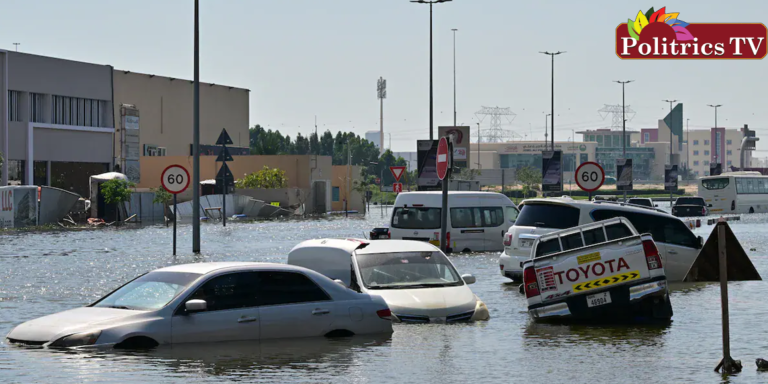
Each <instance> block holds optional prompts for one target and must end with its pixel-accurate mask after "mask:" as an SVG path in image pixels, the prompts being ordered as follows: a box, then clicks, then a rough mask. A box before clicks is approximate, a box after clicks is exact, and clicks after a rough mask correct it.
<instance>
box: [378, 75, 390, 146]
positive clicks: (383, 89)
mask: <svg viewBox="0 0 768 384" xmlns="http://www.w3.org/2000/svg"><path fill="white" fill-rule="evenodd" d="M376 96H377V97H378V98H379V102H380V103H381V106H380V108H379V111H380V115H381V116H380V119H381V120H380V125H379V154H380V155H383V154H384V99H386V98H387V80H385V79H384V78H383V77H379V81H378V82H377V83H376Z"/></svg>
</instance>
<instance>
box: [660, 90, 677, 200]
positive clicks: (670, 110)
mask: <svg viewBox="0 0 768 384" xmlns="http://www.w3.org/2000/svg"><path fill="white" fill-rule="evenodd" d="M662 101H664V102H668V103H669V168H670V169H672V103H676V102H677V100H662ZM664 181H665V182H666V180H664ZM673 192H674V191H673V190H671V189H670V190H669V206H670V207H672V193H673Z"/></svg>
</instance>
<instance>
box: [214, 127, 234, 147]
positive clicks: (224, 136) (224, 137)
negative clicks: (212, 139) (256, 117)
mask: <svg viewBox="0 0 768 384" xmlns="http://www.w3.org/2000/svg"><path fill="white" fill-rule="evenodd" d="M230 144H232V139H231V138H230V137H229V134H228V133H227V129H226V128H222V129H221V133H220V134H219V139H218V140H216V145H230Z"/></svg>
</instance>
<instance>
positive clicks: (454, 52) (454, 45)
mask: <svg viewBox="0 0 768 384" xmlns="http://www.w3.org/2000/svg"><path fill="white" fill-rule="evenodd" d="M451 31H453V126H454V127H455V126H456V31H458V29H456V28H453V29H451Z"/></svg>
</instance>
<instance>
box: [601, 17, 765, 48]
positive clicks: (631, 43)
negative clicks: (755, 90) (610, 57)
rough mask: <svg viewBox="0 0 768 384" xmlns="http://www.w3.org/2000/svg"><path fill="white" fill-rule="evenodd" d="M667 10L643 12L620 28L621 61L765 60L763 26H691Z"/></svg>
mask: <svg viewBox="0 0 768 384" xmlns="http://www.w3.org/2000/svg"><path fill="white" fill-rule="evenodd" d="M679 15H680V13H679V12H674V13H666V7H663V8H661V9H659V10H658V11H654V9H653V8H651V9H649V10H648V11H647V12H645V13H643V11H639V12H638V13H637V16H636V17H635V20H631V19H628V20H627V22H626V23H622V24H619V26H618V27H616V55H617V56H618V57H619V58H620V59H762V58H764V57H765V56H766V54H768V48H766V45H767V44H768V42H767V41H766V39H768V29H766V27H765V25H763V24H762V23H687V22H685V21H683V20H680V19H679V18H678V16H679Z"/></svg>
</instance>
